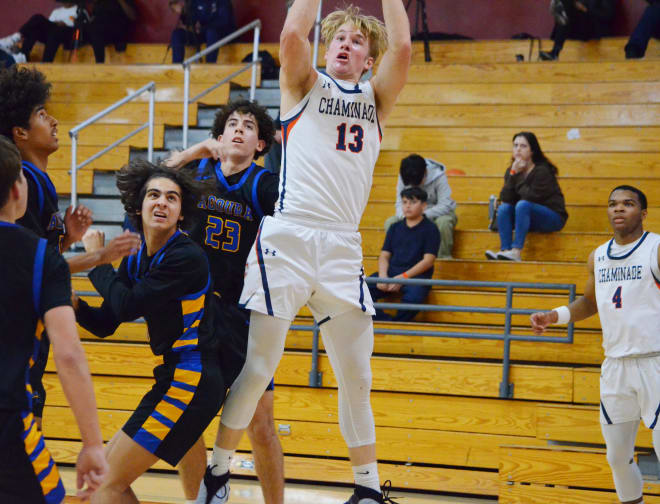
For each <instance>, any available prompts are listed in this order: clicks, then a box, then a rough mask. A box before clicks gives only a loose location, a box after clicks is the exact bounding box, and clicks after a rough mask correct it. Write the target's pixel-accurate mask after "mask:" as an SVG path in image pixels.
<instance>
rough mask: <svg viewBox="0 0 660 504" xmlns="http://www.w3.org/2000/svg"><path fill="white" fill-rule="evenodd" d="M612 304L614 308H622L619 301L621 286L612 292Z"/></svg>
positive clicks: (621, 302)
mask: <svg viewBox="0 0 660 504" xmlns="http://www.w3.org/2000/svg"><path fill="white" fill-rule="evenodd" d="M612 302H613V303H614V307H615V308H621V307H622V306H623V301H622V300H621V286H620V285H619V286H618V287H617V288H616V290H615V291H614V296H612Z"/></svg>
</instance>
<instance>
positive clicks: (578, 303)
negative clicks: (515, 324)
mask: <svg viewBox="0 0 660 504" xmlns="http://www.w3.org/2000/svg"><path fill="white" fill-rule="evenodd" d="M594 253H595V251H592V252H591V254H589V260H588V261H587V268H588V270H589V276H588V277H587V284H586V285H585V286H584V295H582V296H580V297H579V298H577V299H576V300H575V301H573V302H572V303H571V304H569V305H568V313H569V314H570V317H569V319H568V320H566V321H564V322H563V323H566V324H567V323H568V322H578V321H580V320H584V319H586V318H588V317H591V316H592V315H595V314H596V313H598V305H597V304H596V280H595V278H594ZM562 308H565V307H563V306H562V307H561V308H559V309H554V310H550V311H547V312H536V313H533V314H532V316H531V317H530V320H531V323H532V329H533V330H534V333H536V334H543V332H544V331H545V329H546V328H547V327H548V326H549V325H550V324H557V323H559V322H560V321H559V311H558V310H561V309H562Z"/></svg>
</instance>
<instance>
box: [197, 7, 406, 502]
mask: <svg viewBox="0 0 660 504" xmlns="http://www.w3.org/2000/svg"><path fill="white" fill-rule="evenodd" d="M382 6H383V16H384V19H385V24H384V25H383V23H382V22H380V21H379V20H378V19H376V18H374V17H371V16H365V15H364V14H362V13H361V12H360V10H359V9H357V8H355V7H352V6H350V7H347V8H346V9H344V10H340V11H335V12H332V13H330V14H329V15H328V16H327V17H326V18H325V19H324V21H323V23H322V34H323V39H324V42H325V44H326V48H327V50H326V56H325V60H326V71H325V72H318V71H317V70H316V69H314V67H313V66H312V64H311V48H310V43H309V40H308V37H309V32H310V31H311V29H312V27H313V26H314V20H315V17H316V13H317V11H318V7H319V0H296V2H295V3H294V4H293V6H292V7H291V9H290V10H289V13H288V16H287V19H286V21H285V24H284V28H283V30H282V34H281V36H280V62H281V65H282V66H281V71H280V88H281V92H282V101H281V107H280V111H281V116H282V132H283V135H282V136H283V142H282V173H281V177H280V187H279V199H278V201H277V203H276V205H275V212H274V215H273V216H272V217H270V216H267V217H265V218H264V220H263V221H262V223H261V227H260V229H259V231H258V234H257V237H256V240H255V244H254V247H253V248H252V250H251V252H250V255H249V256H248V261H247V266H246V278H245V284H244V287H243V291H242V293H241V299H240V303H241V304H244V305H245V306H246V307H247V308H248V309H250V310H252V313H251V317H250V330H249V336H248V338H249V342H248V351H247V359H246V363H245V365H244V367H243V369H242V371H241V373H240V375H239V376H238V378H237V379H236V381H235V382H234V384H233V385H232V387H231V391H230V393H229V396H228V398H227V402H226V403H225V407H224V410H223V414H222V418H221V425H220V429H219V431H218V438H217V440H216V446H215V448H214V451H213V458H212V462H211V467H210V469H211V471H210V473H211V474H209V472H208V471H207V476H206V477H205V478H204V482H203V484H202V486H201V487H200V495H204V494H206V498H205V499H204V500H201V499H200V497H199V496H198V502H205V503H206V504H209V503H212V504H221V503H224V502H227V501H228V499H229V466H230V462H231V458H232V456H233V454H234V451H235V449H236V447H237V446H238V443H239V441H240V439H241V436H242V435H243V431H244V430H245V428H246V427H247V426H248V424H249V423H250V419H251V418H252V415H253V414H254V411H255V408H256V405H257V402H258V401H259V398H260V397H261V395H262V394H263V391H264V389H265V387H266V385H268V382H269V381H270V379H271V377H272V376H273V374H274V372H275V369H276V368H277V365H278V363H279V361H280V359H281V357H282V353H283V351H284V341H285V338H286V334H287V332H288V330H289V326H290V325H291V321H292V320H293V319H294V318H295V316H296V314H297V313H298V311H299V310H300V308H301V307H302V306H303V305H305V304H307V305H308V306H309V307H310V309H311V311H312V313H313V315H314V318H315V320H316V321H317V323H318V324H319V325H320V327H321V334H322V336H323V341H324V344H325V348H326V350H327V353H328V357H329V359H330V362H331V364H332V367H333V369H334V372H335V376H336V377H337V381H338V389H339V390H338V397H339V425H340V428H341V432H342V435H343V437H344V439H345V441H346V444H347V445H348V451H349V456H350V459H351V464H352V466H353V473H354V477H355V491H354V494H353V495H352V496H351V498H350V500H349V501H348V503H349V504H381V503H385V502H393V501H392V500H391V499H390V498H389V497H388V495H387V494H388V491H387V490H385V492H382V491H381V487H380V483H379V477H378V468H377V463H376V449H375V442H376V436H375V426H374V419H373V414H372V410H371V404H370V389H371V367H370V358H371V353H372V350H373V324H372V320H371V316H372V315H373V314H374V309H373V303H372V301H371V298H370V296H369V291H368V289H367V288H366V285H365V283H364V271H363V269H362V245H361V238H360V234H359V233H358V231H357V230H358V226H359V223H360V218H361V217H362V212H363V211H364V208H365V206H366V204H367V200H368V198H369V191H370V189H371V182H372V176H373V169H374V165H375V163H376V160H377V158H378V154H379V152H380V140H381V126H382V125H383V123H384V122H385V120H386V118H387V116H388V114H389V113H390V112H391V111H392V109H393V107H394V104H395V102H396V98H397V96H398V95H399V92H400V91H401V89H402V88H403V86H404V84H405V82H406V79H407V74H408V66H409V63H410V53H411V42H410V26H409V20H408V16H407V14H406V11H405V9H404V6H403V2H402V0H382ZM383 51H384V55H383V58H382V60H381V62H380V65H379V67H378V72H377V73H376V75H375V76H374V77H372V78H371V79H370V80H368V81H361V78H362V76H363V74H364V73H365V72H367V71H369V70H371V69H372V67H373V66H374V63H375V62H376V60H377V58H378V56H379V54H380V53H381V52H383Z"/></svg>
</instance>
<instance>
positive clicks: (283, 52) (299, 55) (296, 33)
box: [280, 0, 320, 115]
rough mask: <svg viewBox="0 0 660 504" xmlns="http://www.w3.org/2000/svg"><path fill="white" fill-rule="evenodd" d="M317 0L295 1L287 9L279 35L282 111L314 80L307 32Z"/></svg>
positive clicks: (314, 14) (305, 90) (313, 17)
mask: <svg viewBox="0 0 660 504" xmlns="http://www.w3.org/2000/svg"><path fill="white" fill-rule="evenodd" d="M319 1H320V0H296V1H295V3H294V4H293V5H292V6H291V8H290V9H289V13H288V14H287V17H286V21H284V27H283V28H282V33H281V35H280V89H281V91H282V103H281V107H280V109H281V113H282V115H284V114H286V113H287V112H289V110H291V108H293V107H294V106H295V105H296V103H298V102H299V101H300V100H302V99H303V97H304V96H305V95H306V94H307V92H308V91H309V90H310V89H312V86H313V85H314V83H315V82H316V79H317V78H318V77H317V74H316V71H315V70H314V68H313V67H312V60H311V47H310V43H309V32H310V31H311V30H312V28H313V27H314V21H315V20H316V13H317V11H318V8H319Z"/></svg>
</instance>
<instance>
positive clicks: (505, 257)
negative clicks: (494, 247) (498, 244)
mask: <svg viewBox="0 0 660 504" xmlns="http://www.w3.org/2000/svg"><path fill="white" fill-rule="evenodd" d="M497 258H498V259H499V260H501V261H520V250H518V249H511V250H500V251H499V252H498V253H497Z"/></svg>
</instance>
